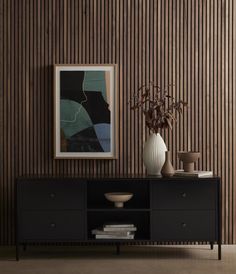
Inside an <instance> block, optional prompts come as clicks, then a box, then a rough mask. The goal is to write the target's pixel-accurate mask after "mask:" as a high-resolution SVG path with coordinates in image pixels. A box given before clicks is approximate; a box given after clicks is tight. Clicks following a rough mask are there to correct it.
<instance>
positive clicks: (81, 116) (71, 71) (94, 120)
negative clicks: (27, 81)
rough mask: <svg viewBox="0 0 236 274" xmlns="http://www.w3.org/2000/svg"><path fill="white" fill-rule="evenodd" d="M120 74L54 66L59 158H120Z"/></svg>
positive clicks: (105, 66) (107, 69)
mask: <svg viewBox="0 0 236 274" xmlns="http://www.w3.org/2000/svg"><path fill="white" fill-rule="evenodd" d="M116 70H117V69H116V65H109V64H103V65H55V66H54V124H55V128H54V150H55V151H54V157H55V158H60V159H65V158H70V159H72V158H85V159H89V158H93V159H96V158H107V159H112V158H116V143H117V138H116V135H117V134H116V130H117V127H116V109H117V106H116V103H117V102H116V101H117V100H116V98H117V96H116V95H117V90H116V88H115V86H116Z"/></svg>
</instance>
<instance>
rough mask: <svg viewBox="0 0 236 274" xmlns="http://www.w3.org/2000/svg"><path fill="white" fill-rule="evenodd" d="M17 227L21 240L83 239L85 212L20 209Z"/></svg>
mask: <svg viewBox="0 0 236 274" xmlns="http://www.w3.org/2000/svg"><path fill="white" fill-rule="evenodd" d="M18 229H19V230H18V231H19V235H18V236H19V241H22V242H26V241H34V240H35V241H39V240H40V241H71V240H74V241H76V240H85V229H86V228H85V212H83V211H78V210H69V211H68V210H64V211H22V212H21V213H20V214H19V217H18Z"/></svg>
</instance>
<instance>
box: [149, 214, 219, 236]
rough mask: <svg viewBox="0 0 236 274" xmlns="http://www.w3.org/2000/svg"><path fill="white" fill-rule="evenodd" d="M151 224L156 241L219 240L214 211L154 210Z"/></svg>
mask: <svg viewBox="0 0 236 274" xmlns="http://www.w3.org/2000/svg"><path fill="white" fill-rule="evenodd" d="M151 223H152V227H151V238H152V240H154V241H204V240H206V241H214V240H217V239H216V236H217V231H216V227H217V226H216V217H215V211H214V210H188V211H183V210H173V211H172V210H154V211H153V212H152V214H151Z"/></svg>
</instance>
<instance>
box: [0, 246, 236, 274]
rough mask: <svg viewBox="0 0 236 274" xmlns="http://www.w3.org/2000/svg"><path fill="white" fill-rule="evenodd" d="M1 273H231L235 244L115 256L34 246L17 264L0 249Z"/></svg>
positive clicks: (109, 251) (139, 249)
mask: <svg viewBox="0 0 236 274" xmlns="http://www.w3.org/2000/svg"><path fill="white" fill-rule="evenodd" d="M0 273H1V274H15V273H16V274H95V273H96V274H101V273H102V274H118V273H119V274H133V273H134V274H151V273H155V274H158V273H160V274H169V273H171V274H175V273H178V274H179V273H180V274H200V273H201V274H204V273H207V274H209V273H210V274H233V273H236V245H228V246H226V245H224V246H223V247H222V260H221V261H218V260H217V247H216V246H215V247H214V249H213V250H210V247H209V246H206V245H204V246H200V245H199V246H159V247H154V246H133V247H132V246H123V247H121V254H120V255H116V253H115V249H114V247H113V246H106V247H102V246H86V247H63V246H60V247H53V246H50V247H42V246H40V247H37V246H30V247H28V248H27V250H26V251H22V250H21V259H20V261H19V262H16V261H15V260H14V249H12V248H10V247H2V248H0Z"/></svg>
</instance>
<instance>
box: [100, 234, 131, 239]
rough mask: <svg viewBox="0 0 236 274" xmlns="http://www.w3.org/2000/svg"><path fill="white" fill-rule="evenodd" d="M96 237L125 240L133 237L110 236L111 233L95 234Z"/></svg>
mask: <svg viewBox="0 0 236 274" xmlns="http://www.w3.org/2000/svg"><path fill="white" fill-rule="evenodd" d="M95 237H96V239H114V240H115V239H117V240H125V239H130V240H132V239H134V235H128V236H112V235H96V236H95Z"/></svg>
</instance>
